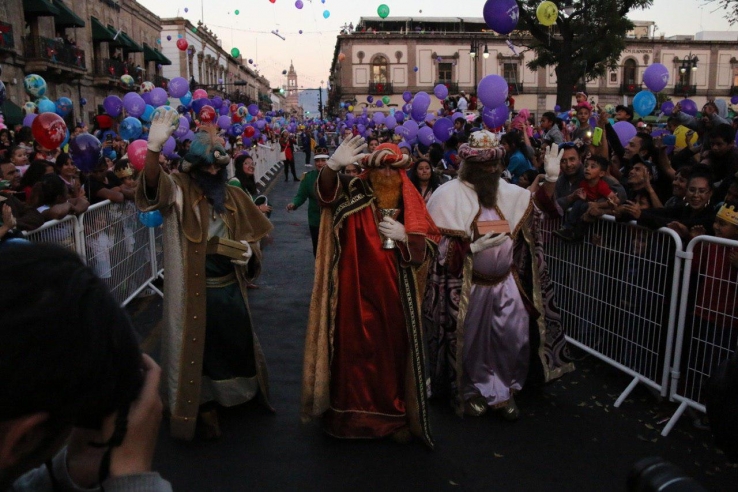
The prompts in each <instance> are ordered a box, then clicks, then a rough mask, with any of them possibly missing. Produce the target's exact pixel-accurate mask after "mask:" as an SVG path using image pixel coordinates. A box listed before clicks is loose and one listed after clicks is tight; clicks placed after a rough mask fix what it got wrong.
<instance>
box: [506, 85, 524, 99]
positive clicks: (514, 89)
mask: <svg viewBox="0 0 738 492" xmlns="http://www.w3.org/2000/svg"><path fill="white" fill-rule="evenodd" d="M523 92H524V91H523V84H518V83H515V82H508V83H507V93H508V94H510V95H511V96H517V95H519V94H523Z"/></svg>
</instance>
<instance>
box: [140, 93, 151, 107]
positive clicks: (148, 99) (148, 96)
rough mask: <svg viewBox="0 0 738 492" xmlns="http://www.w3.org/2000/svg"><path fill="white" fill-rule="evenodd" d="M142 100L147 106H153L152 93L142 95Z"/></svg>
mask: <svg viewBox="0 0 738 492" xmlns="http://www.w3.org/2000/svg"><path fill="white" fill-rule="evenodd" d="M141 99H143V101H144V102H145V103H146V104H151V93H150V92H144V93H143V94H141Z"/></svg>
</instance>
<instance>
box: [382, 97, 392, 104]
mask: <svg viewBox="0 0 738 492" xmlns="http://www.w3.org/2000/svg"><path fill="white" fill-rule="evenodd" d="M390 101H391V99H390V97H389V96H384V97H383V98H382V102H383V103H384V104H389V103H390Z"/></svg>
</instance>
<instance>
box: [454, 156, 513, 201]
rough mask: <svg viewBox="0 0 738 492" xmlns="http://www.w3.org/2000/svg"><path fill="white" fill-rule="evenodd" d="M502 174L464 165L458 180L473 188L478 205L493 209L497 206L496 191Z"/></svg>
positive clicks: (470, 164)
mask: <svg viewBox="0 0 738 492" xmlns="http://www.w3.org/2000/svg"><path fill="white" fill-rule="evenodd" d="M501 175H502V173H497V172H496V173H491V172H489V171H486V170H485V169H484V168H482V167H481V166H477V165H475V164H474V163H464V165H463V166H462V167H461V172H460V173H459V178H461V179H462V180H464V181H466V182H467V183H469V184H471V185H472V186H474V191H476V192H477V196H478V197H479V203H481V204H482V206H483V207H484V208H494V207H495V205H497V189H498V188H499V187H500V176H501Z"/></svg>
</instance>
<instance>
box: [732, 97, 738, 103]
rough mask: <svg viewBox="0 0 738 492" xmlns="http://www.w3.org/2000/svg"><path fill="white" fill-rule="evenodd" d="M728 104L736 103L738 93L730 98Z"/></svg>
mask: <svg viewBox="0 0 738 492" xmlns="http://www.w3.org/2000/svg"><path fill="white" fill-rule="evenodd" d="M730 104H738V95H736V96H733V97H731V98H730Z"/></svg>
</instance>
